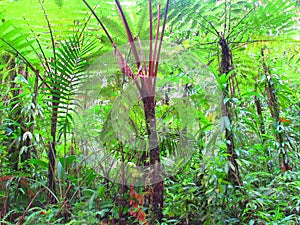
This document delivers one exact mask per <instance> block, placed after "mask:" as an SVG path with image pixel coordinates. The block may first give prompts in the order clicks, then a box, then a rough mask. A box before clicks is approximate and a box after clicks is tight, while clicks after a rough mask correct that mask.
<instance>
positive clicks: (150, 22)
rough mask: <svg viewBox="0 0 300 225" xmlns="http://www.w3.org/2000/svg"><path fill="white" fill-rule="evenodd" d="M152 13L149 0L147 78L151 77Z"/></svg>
mask: <svg viewBox="0 0 300 225" xmlns="http://www.w3.org/2000/svg"><path fill="white" fill-rule="evenodd" d="M152 20H153V13H152V1H151V0H149V26H150V31H149V33H150V37H149V41H150V43H149V73H148V76H151V75H152V68H151V61H152V41H153V25H152V23H153V21H152Z"/></svg>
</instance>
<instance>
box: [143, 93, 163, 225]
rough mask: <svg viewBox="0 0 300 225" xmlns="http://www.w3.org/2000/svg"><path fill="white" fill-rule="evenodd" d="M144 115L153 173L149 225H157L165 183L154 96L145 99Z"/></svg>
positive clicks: (160, 216) (160, 213)
mask: <svg viewBox="0 0 300 225" xmlns="http://www.w3.org/2000/svg"><path fill="white" fill-rule="evenodd" d="M143 103H144V113H145V119H146V128H147V134H148V137H149V155H150V165H151V168H152V171H150V173H151V174H150V176H151V185H150V187H149V192H150V206H149V218H148V224H149V225H154V224H157V221H159V222H161V221H162V217H163V215H162V209H163V193H164V192H163V190H164V183H163V181H161V176H162V168H161V160H160V148H159V145H158V137H157V131H156V115H155V100H154V96H147V97H144V98H143Z"/></svg>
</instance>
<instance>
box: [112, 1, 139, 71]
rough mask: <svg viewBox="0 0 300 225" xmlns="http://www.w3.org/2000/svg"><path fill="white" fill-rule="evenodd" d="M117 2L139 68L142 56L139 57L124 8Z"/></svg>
mask: <svg viewBox="0 0 300 225" xmlns="http://www.w3.org/2000/svg"><path fill="white" fill-rule="evenodd" d="M115 3H116V5H117V8H118V11H119V14H120V16H121V19H122V21H123V25H124V27H125V30H126V34H127V38H128V41H129V43H130V46H131V48H132V52H133V55H134V58H135V61H136V65H137V69H139V68H140V64H141V63H140V58H139V55H138V52H137V49H136V45H135V42H134V38H133V36H132V32H131V30H130V27H129V25H128V22H127V20H126V17H125V15H124V12H123V10H122V7H121V4H120V2H119V0H115Z"/></svg>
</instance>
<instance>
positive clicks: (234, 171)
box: [219, 38, 242, 186]
mask: <svg viewBox="0 0 300 225" xmlns="http://www.w3.org/2000/svg"><path fill="white" fill-rule="evenodd" d="M219 44H220V46H221V48H222V59H221V67H220V74H221V75H222V74H228V73H229V72H230V71H232V70H233V63H232V55H231V51H230V49H229V46H228V43H227V41H226V40H225V39H224V38H221V39H220V41H219ZM233 80H234V75H233V74H232V75H231V76H230V77H229V79H228V81H227V85H226V88H225V90H224V91H223V101H222V117H224V118H226V119H228V126H225V139H226V146H227V151H228V154H229V156H228V158H227V159H228V161H229V162H230V163H231V164H232V167H233V168H232V167H231V166H229V171H228V180H229V181H230V182H231V183H232V184H233V185H238V186H240V185H242V184H241V178H240V174H239V167H238V164H237V161H236V159H237V155H236V152H235V146H234V136H233V132H232V126H231V124H232V117H233V116H232V112H231V111H232V110H231V108H232V106H231V105H230V104H231V102H230V101H226V102H224V100H225V99H227V98H230V97H232V96H231V95H232V94H233V93H231V91H230V89H229V87H230V83H231V85H232V89H231V90H234V86H233V84H234V82H233Z"/></svg>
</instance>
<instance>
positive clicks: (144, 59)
mask: <svg viewBox="0 0 300 225" xmlns="http://www.w3.org/2000/svg"><path fill="white" fill-rule="evenodd" d="M137 41H138V43H139V48H140V53H141V57H142V60H143V64H144V71H145V74H147V65H146V57H145V52H144V51H143V46H142V43H141V40H140V38H139V37H137Z"/></svg>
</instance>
